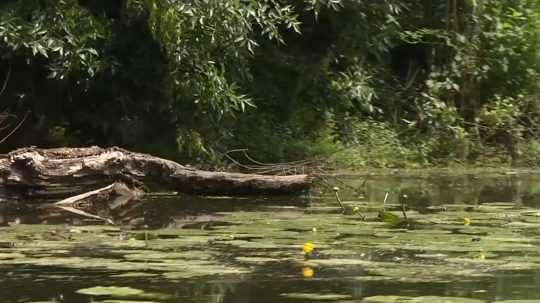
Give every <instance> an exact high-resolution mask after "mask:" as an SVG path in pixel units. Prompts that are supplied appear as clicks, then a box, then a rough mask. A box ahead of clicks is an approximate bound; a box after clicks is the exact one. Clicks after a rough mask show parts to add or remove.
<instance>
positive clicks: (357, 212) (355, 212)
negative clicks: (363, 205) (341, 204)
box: [352, 206, 360, 215]
mask: <svg viewBox="0 0 540 303" xmlns="http://www.w3.org/2000/svg"><path fill="white" fill-rule="evenodd" d="M352 213H353V214H355V215H356V214H359V213H360V207H358V206H355V207H353V209H352Z"/></svg>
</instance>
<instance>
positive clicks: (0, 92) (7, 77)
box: [0, 66, 11, 96]
mask: <svg viewBox="0 0 540 303" xmlns="http://www.w3.org/2000/svg"><path fill="white" fill-rule="evenodd" d="M9 78H11V66H10V67H9V69H8V72H7V75H6V79H4V83H3V84H2V89H1V90H0V96H1V95H2V94H3V93H4V91H5V90H6V87H7V84H8V82H9Z"/></svg>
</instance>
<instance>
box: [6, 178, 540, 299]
mask: <svg viewBox="0 0 540 303" xmlns="http://www.w3.org/2000/svg"><path fill="white" fill-rule="evenodd" d="M327 181H328V182H329V183H330V184H331V186H334V185H335V186H339V187H340V190H339V193H338V194H339V196H340V198H341V199H342V200H343V203H344V205H345V207H346V212H345V214H342V213H341V209H340V208H339V205H338V204H337V201H336V197H335V194H334V191H333V190H332V189H331V188H323V187H321V188H316V189H315V190H314V191H313V192H312V193H311V195H310V197H295V198H271V199H270V198H237V199H232V198H226V197H214V198H204V199H203V198H197V197H172V196H170V195H155V196H151V197H149V198H148V199H147V200H145V201H144V203H138V204H137V205H126V206H122V207H120V208H116V209H107V206H98V207H93V208H91V210H92V211H93V213H95V214H98V215H99V216H102V217H105V216H106V217H108V218H110V219H111V220H113V221H114V222H115V225H105V224H102V223H101V222H100V220H97V219H89V218H85V217H83V216H77V215H70V214H68V213H65V212H62V211H59V210H54V209H51V208H46V207H45V208H40V209H31V208H27V207H25V208H19V209H17V210H14V209H13V208H12V207H9V208H8V207H5V208H3V209H0V302H107V303H114V302H133V303H135V302H216V303H218V302H238V303H244V302H246V303H247V302H263V303H264V302H291V303H294V302H448V303H453V302H470V303H475V302H515V303H518V302H523V303H525V302H529V303H531V302H540V290H539V288H538V286H540V249H539V248H540V174H535V173H530V172H529V173H513V172H502V173H493V172H490V173H486V172H475V173H457V172H451V173H450V172H424V173H418V172H415V173H402V172H393V173H390V174H387V173H385V174H366V175H356V176H348V177H344V176H343V177H340V178H339V180H336V179H335V178H330V177H329V178H327ZM342 181H343V182H344V183H342ZM385 197H386V202H385V203H384V205H383V201H384V200H385ZM4 203H5V204H7V203H6V202H4ZM402 205H404V206H405V208H406V215H407V218H408V223H407V225H403V224H392V223H389V222H382V221H381V219H379V218H378V213H379V211H380V210H382V209H383V208H384V210H385V211H389V212H391V213H393V214H395V215H396V216H399V218H401V219H402V218H403V214H402V210H401V209H402ZM36 223H41V224H36ZM305 243H312V244H313V245H314V246H315V250H314V251H313V252H312V253H310V255H309V256H307V257H306V255H305V253H304V252H303V247H304V244H305ZM509 300H512V301H509Z"/></svg>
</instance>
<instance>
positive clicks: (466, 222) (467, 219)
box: [463, 217, 471, 226]
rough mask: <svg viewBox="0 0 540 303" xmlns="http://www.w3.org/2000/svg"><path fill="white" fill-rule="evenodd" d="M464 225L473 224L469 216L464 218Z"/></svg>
mask: <svg viewBox="0 0 540 303" xmlns="http://www.w3.org/2000/svg"><path fill="white" fill-rule="evenodd" d="M463 225H465V226H469V225H471V219H470V218H467V217H465V218H463Z"/></svg>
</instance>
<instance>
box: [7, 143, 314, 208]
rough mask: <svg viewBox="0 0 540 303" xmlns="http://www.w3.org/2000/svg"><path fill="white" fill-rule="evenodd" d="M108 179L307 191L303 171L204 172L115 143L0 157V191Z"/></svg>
mask: <svg viewBox="0 0 540 303" xmlns="http://www.w3.org/2000/svg"><path fill="white" fill-rule="evenodd" d="M114 182H123V183H125V184H127V185H128V186H132V187H138V188H140V187H142V186H143V185H150V184H157V185H159V186H160V187H162V188H165V189H168V190H173V191H178V192H182V193H187V194H200V195H279V194H299V193H302V192H304V191H307V190H308V189H309V187H310V184H311V180H310V177H309V176H307V175H293V176H265V175H255V174H241V173H226V172H210V171H202V170H197V169H193V168H190V167H186V166H183V165H180V164H178V163H176V162H174V161H170V160H166V159H162V158H158V157H153V156H151V155H148V154H142V153H135V152H130V151H128V150H125V149H121V148H118V147H112V148H100V147H88V148H55V149H37V148H25V149H19V150H15V151H13V152H10V153H9V154H5V155H1V156H0V192H2V193H1V194H0V195H4V196H10V195H13V194H17V195H20V194H24V195H27V196H30V197H46V198H51V197H54V198H65V197H69V196H71V195H73V194H76V193H82V192H87V191H90V190H94V189H96V188H99V187H103V186H106V185H109V184H111V183H114Z"/></svg>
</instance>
